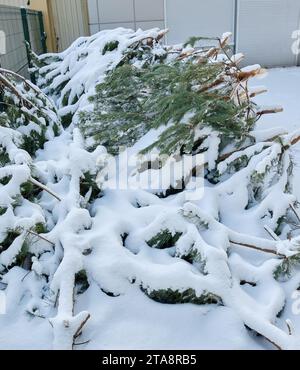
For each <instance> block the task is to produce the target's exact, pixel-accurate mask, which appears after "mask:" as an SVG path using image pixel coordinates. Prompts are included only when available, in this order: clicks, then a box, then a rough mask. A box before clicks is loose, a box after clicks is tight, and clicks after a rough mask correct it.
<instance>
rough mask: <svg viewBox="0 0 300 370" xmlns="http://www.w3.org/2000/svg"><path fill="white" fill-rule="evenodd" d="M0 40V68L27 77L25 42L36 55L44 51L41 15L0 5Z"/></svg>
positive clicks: (27, 58) (27, 57)
mask: <svg viewBox="0 0 300 370" xmlns="http://www.w3.org/2000/svg"><path fill="white" fill-rule="evenodd" d="M0 39H1V40H0V41H1V45H2V46H3V45H5V50H0V65H1V67H3V68H7V69H10V70H12V71H14V72H17V73H20V74H21V75H23V76H25V77H29V74H28V63H29V55H28V54H27V50H26V44H25V41H27V42H29V43H30V44H31V47H32V49H33V50H34V51H35V52H36V53H38V54H41V53H42V52H45V51H46V49H45V34H44V26H43V19H42V13H41V12H37V11H33V10H27V9H25V8H18V7H13V6H6V5H0ZM1 45H0V47H1ZM2 49H3V48H2ZM2 51H4V52H2Z"/></svg>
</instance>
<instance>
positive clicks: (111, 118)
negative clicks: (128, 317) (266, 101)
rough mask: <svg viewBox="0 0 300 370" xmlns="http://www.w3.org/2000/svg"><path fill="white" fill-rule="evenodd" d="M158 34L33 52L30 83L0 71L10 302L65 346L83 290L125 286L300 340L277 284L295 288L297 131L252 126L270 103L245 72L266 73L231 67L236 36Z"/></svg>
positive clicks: (278, 341)
mask: <svg viewBox="0 0 300 370" xmlns="http://www.w3.org/2000/svg"><path fill="white" fill-rule="evenodd" d="M164 35H165V31H160V30H157V29H154V30H150V31H146V32H142V31H137V32H133V31H130V30H124V29H117V30H113V31H103V32H100V33H99V34H96V35H94V36H91V37H88V38H80V39H78V40H77V41H76V42H75V43H74V44H73V45H72V46H71V47H70V48H69V49H67V50H66V51H65V52H63V53H61V54H47V55H43V56H41V57H37V56H34V58H35V68H34V69H33V71H32V72H33V73H35V74H36V76H37V84H38V86H39V88H37V87H36V86H33V85H32V84H31V83H30V82H28V81H25V80H23V79H22V78H20V77H19V76H17V75H15V74H13V73H11V72H9V71H6V70H0V94H1V95H0V98H1V100H0V107H1V113H0V134H1V136H0V163H1V168H0V277H1V287H2V289H4V290H5V293H6V296H7V303H8V309H9V310H11V311H12V312H15V315H17V314H20V311H19V310H16V307H22V314H23V313H26V314H28V315H29V316H31V317H33V318H36V319H38V318H39V319H40V318H44V319H47V320H49V322H50V324H51V326H52V327H53V335H54V340H53V343H54V344H53V345H54V348H59V349H71V348H72V346H74V345H76V344H78V340H79V337H80V335H81V334H82V332H83V331H84V329H85V325H86V324H87V323H88V322H89V319H90V313H89V312H88V311H79V312H77V310H76V309H75V307H76V301H77V299H78V296H83V297H84V295H85V294H86V292H87V291H88V289H90V288H91V287H95V286H96V287H97V289H99V290H102V291H103V292H105V293H107V294H108V295H109V296H110V297H116V296H119V295H123V294H126V293H127V292H128V291H129V289H132V288H133V287H134V289H136V290H142V291H143V292H144V293H145V294H146V295H147V296H148V297H150V298H151V299H153V300H155V301H157V302H160V303H162V304H163V303H169V304H183V303H192V304H195V305H224V306H227V307H230V308H231V309H233V310H234V311H235V312H236V314H237V315H238V316H239V317H240V319H241V320H242V321H243V322H244V324H245V325H246V326H247V327H248V328H249V329H251V330H252V331H254V332H255V333H257V334H259V335H261V336H263V337H264V338H265V340H267V341H268V342H270V343H272V344H273V345H274V346H275V347H277V348H280V349H291V348H298V349H299V347H300V334H298V333H297V332H295V331H294V330H293V329H294V328H293V323H292V322H290V321H289V320H287V317H285V314H284V310H285V307H286V305H287V304H288V303H289V301H290V299H291V298H290V296H289V291H287V290H286V282H287V281H289V280H290V279H291V278H292V279H293V288H294V289H297V288H299V286H300V276H299V268H298V262H299V261H300V239H299V237H297V233H298V229H299V223H300V217H299V214H298V211H297V205H298V203H297V199H296V198H295V196H294V195H293V162H292V158H291V148H292V147H293V145H295V144H296V143H297V142H298V141H299V140H300V139H299V138H300V132H296V133H294V134H287V133H285V132H284V130H281V129H276V130H275V129H269V130H266V131H255V125H256V122H257V120H258V119H259V117H260V116H261V115H263V114H266V113H272V112H276V111H278V108H263V107H258V106H257V105H255V104H254V103H253V102H252V100H251V99H252V98H253V97H254V96H255V95H257V94H258V93H261V92H262V91H263V89H262V88H258V89H252V90H251V89H250V88H249V86H248V81H249V79H250V78H252V77H255V76H259V75H261V74H262V73H263V72H264V71H263V70H262V69H261V68H260V66H253V67H248V68H240V67H239V64H240V62H241V60H242V55H234V56H232V55H231V54H230V50H229V47H228V41H229V37H230V35H229V34H225V35H223V37H222V38H220V39H215V40H212V41H214V45H215V46H213V47H211V48H194V47H193V45H192V42H191V43H190V44H189V43H188V44H187V45H182V46H174V47H167V46H164V45H162V44H161V40H162V39H163V37H164ZM194 41H195V40H194ZM118 145H119V146H121V145H123V146H124V145H126V146H127V147H129V151H130V154H131V156H133V157H134V158H135V159H136V161H135V165H133V166H132V167H131V168H130V170H129V173H128V176H126V181H125V182H126V186H125V188H124V187H121V188H122V189H123V190H121V189H120V188H119V189H118V188H115V189H114V188H113V187H112V184H113V183H114V178H113V177H114V175H115V169H114V166H115V164H116V163H121V164H122V160H123V159H122V153H121V154H119V155H117V154H116V153H117V152H116V147H117V146H118ZM111 153H113V154H114V156H117V161H116V159H115V157H112V156H111V155H110V154H111ZM140 153H143V155H144V156H141V155H140ZM149 153H150V154H149ZM159 153H164V154H166V153H167V154H168V155H169V157H167V158H165V157H163V158H165V159H163V160H161V159H160V157H159V156H158V154H159ZM170 155H171V159H170ZM186 155H189V156H190V157H192V158H193V159H195V160H193V161H191V162H190V167H188V168H185V172H184V175H182V173H181V172H176V174H178V173H179V175H178V176H177V177H176V176H175V177H174V178H172V179H170V178H169V177H166V176H165V171H167V167H168V164H169V161H173V162H172V163H173V164H174V163H175V166H176V163H180V161H181V160H182V158H183V157H184V156H186ZM149 158H150V160H149ZM153 158H155V159H154V160H153ZM157 158H159V159H157ZM199 158H204V160H203V161H202V162H201V165H200V166H198V165H197V166H195V163H197V164H199V161H198V159H199ZM158 162H159V163H158ZM121 167H122V166H121ZM198 167H200V168H198ZM121 169H122V168H121ZM149 176H150V178H151V179H152V182H153V183H151V184H150V185H151V186H149V189H147V187H145V186H141V185H143V184H145V183H147V184H148V185H149V181H148V179H149ZM201 176H202V177H203V178H204V180H203V186H204V190H203V189H199V187H198V186H199V182H198V181H197V178H198V177H199V178H200V177H201ZM166 178H167V180H164V181H163V182H164V183H163V186H162V184H161V183H158V181H157V179H166ZM195 184H196V185H195ZM123 185H124V184H123ZM179 185H181V186H179ZM124 189H126V190H124ZM199 190H202V191H203V196H202V197H200V196H197V195H199ZM200 193H201V192H200ZM262 292H263V293H262ZM112 299H113V298H112ZM83 302H84V299H83ZM14 310H15V311H14ZM145 335H146V334H145Z"/></svg>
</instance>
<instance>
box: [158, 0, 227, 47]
mask: <svg viewBox="0 0 300 370" xmlns="http://www.w3.org/2000/svg"><path fill="white" fill-rule="evenodd" d="M165 1H166V23H167V27H168V28H169V29H170V31H169V34H168V36H167V40H168V43H170V44H173V43H180V42H184V41H186V40H187V39H188V38H190V37H191V36H209V37H217V36H221V35H222V34H223V33H224V32H227V31H230V32H233V30H234V0H184V1H182V0H165Z"/></svg>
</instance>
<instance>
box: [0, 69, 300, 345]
mask: <svg viewBox="0 0 300 370" xmlns="http://www.w3.org/2000/svg"><path fill="white" fill-rule="evenodd" d="M254 84H255V85H257V84H263V85H265V86H266V87H267V88H268V90H269V92H268V94H265V95H262V96H260V97H259V98H257V100H258V102H259V103H260V104H263V105H282V106H283V107H284V112H283V113H280V114H277V115H275V116H274V115H272V116H266V117H263V119H262V120H261V121H260V123H259V124H258V127H257V129H258V130H259V129H263V128H268V127H271V126H272V127H275V126H283V127H286V129H287V131H293V130H295V129H296V128H299V127H300V110H299V101H300V90H299V86H300V68H289V69H274V70H270V71H269V73H268V76H267V77H266V78H265V79H264V80H263V81H259V82H258V81H254ZM294 156H295V162H298V163H299V169H297V174H298V175H299V176H298V175H297V176H298V177H299V179H300V148H299V147H298V149H297V148H296V149H295V150H294ZM41 158H42V155H41ZM299 182H300V180H299ZM298 191H299V194H297V195H298V199H300V187H299V189H298ZM287 289H288V290H291V291H292V290H293V282H290V283H289V284H287ZM87 309H88V311H89V312H90V313H91V320H90V321H89V322H88V324H87V326H86V329H85V331H84V337H83V338H81V339H82V342H85V341H89V343H88V344H86V345H84V346H79V347H78V349H265V348H266V342H265V341H264V342H261V339H260V338H256V337H254V336H252V335H251V333H249V331H247V329H246V328H245V326H244V324H243V322H242V320H240V319H239V318H238V316H237V314H236V313H235V312H234V311H233V310H231V309H230V308H226V307H213V306H210V307H199V306H194V305H188V304H187V305H162V304H159V303H155V302H153V301H152V300H150V299H149V298H147V297H146V296H145V295H144V294H143V293H142V292H140V293H137V291H136V289H134V288H133V289H132V291H131V290H129V291H128V292H127V294H126V295H124V296H120V297H116V298H111V297H108V296H107V295H105V294H104V293H102V292H101V291H100V290H99V289H98V287H97V286H96V285H92V286H91V287H90V289H89V290H88V291H87V292H86V293H85V294H83V295H81V297H80V299H79V302H77V305H76V307H75V310H76V312H80V311H82V310H87ZM286 311H287V313H286V314H287V317H289V318H291V319H293V320H292V321H293V323H294V325H295V327H296V328H298V329H300V317H299V318H297V317H291V315H292V313H291V310H290V307H288V308H287V310H286ZM16 317H19V319H17V320H16ZM0 328H1V331H0V349H51V347H52V328H51V325H50V323H49V322H48V321H47V320H44V319H39V318H34V319H31V320H29V319H28V317H27V316H26V317H25V316H22V315H21V314H20V316H18V315H16V312H13V314H12V315H11V317H9V315H3V316H0ZM270 348H273V347H272V346H270Z"/></svg>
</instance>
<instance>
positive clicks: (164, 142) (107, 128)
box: [80, 59, 255, 155]
mask: <svg viewBox="0 0 300 370" xmlns="http://www.w3.org/2000/svg"><path fill="white" fill-rule="evenodd" d="M224 68H225V67H224V64H223V63H221V62H220V63H217V62H216V63H211V62H209V61H208V60H207V61H205V62H202V63H196V62H195V60H194V59H189V60H187V61H184V62H182V61H175V62H173V63H169V64H155V65H151V66H148V67H147V68H142V69H138V68H136V67H134V66H132V65H129V64H125V65H123V66H121V67H119V68H117V69H116V70H114V71H112V72H111V73H109V74H108V76H107V78H106V80H105V81H104V83H102V84H100V85H98V86H97V92H96V95H95V96H94V97H93V98H92V99H91V101H92V102H93V103H94V104H95V109H94V111H93V112H83V113H81V115H80V121H81V124H80V127H81V129H82V131H83V133H84V134H85V135H86V136H87V137H89V136H93V137H94V139H95V142H96V143H97V144H103V145H106V146H107V147H108V148H109V151H110V152H111V153H112V154H115V153H117V152H118V148H119V147H120V146H127V147H128V146H131V145H133V144H134V143H135V142H136V141H137V140H138V139H140V138H141V137H142V136H143V135H144V134H145V133H146V132H148V131H149V130H150V129H152V128H154V129H157V128H159V127H160V126H165V127H166V129H165V130H164V131H163V133H162V134H161V136H160V137H159V139H158V140H157V141H156V142H155V143H153V145H151V146H150V147H148V148H147V149H146V150H145V152H147V151H149V150H150V149H152V148H155V147H156V148H158V149H159V150H160V152H161V153H164V154H168V155H170V154H173V153H175V152H177V153H178V152H180V153H191V152H192V151H193V148H194V143H195V141H196V133H197V130H198V129H201V128H204V127H207V126H208V127H211V128H212V129H213V130H216V131H218V132H219V133H220V135H221V136H222V139H224V140H226V139H227V140H230V139H231V140H232V139H235V140H239V141H242V140H244V139H245V138H247V137H248V135H249V132H250V131H251V129H252V128H253V125H254V123H255V119H254V118H253V117H252V116H251V115H249V114H247V113H248V112H249V105H248V104H246V103H243V104H240V105H237V104H235V103H234V102H233V101H232V100H231V99H230V95H231V93H232V82H228V83H224V84H223V86H222V89H210V88H209V86H213V85H214V84H215V83H217V82H218V79H219V76H220V74H221V73H223V72H224Z"/></svg>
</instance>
